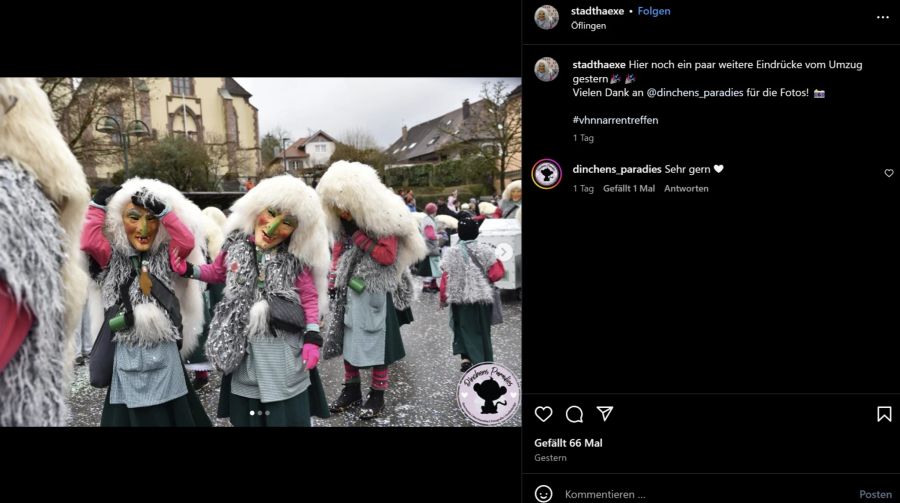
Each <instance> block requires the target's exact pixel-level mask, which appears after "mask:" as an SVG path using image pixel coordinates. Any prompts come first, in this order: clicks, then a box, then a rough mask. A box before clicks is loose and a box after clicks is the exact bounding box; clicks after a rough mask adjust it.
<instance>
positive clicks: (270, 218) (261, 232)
mask: <svg viewBox="0 0 900 503" xmlns="http://www.w3.org/2000/svg"><path fill="white" fill-rule="evenodd" d="M296 228H297V217H295V216H293V215H290V214H287V213H284V212H282V211H279V210H277V209H275V208H267V209H266V210H263V211H262V212H260V213H259V215H257V216H256V232H255V233H254V239H255V240H256V246H258V247H260V248H262V249H264V250H268V249H270V248H274V247H276V246H278V245H279V244H281V243H282V242H283V241H284V240H286V239H288V238H289V237H290V236H291V233H293V232H294V229H296Z"/></svg>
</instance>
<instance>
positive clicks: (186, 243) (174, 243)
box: [160, 211, 194, 259]
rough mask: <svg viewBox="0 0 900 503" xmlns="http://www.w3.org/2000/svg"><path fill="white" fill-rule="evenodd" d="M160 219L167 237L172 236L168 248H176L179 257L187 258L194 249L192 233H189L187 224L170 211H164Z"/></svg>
mask: <svg viewBox="0 0 900 503" xmlns="http://www.w3.org/2000/svg"><path fill="white" fill-rule="evenodd" d="M160 221H161V222H162V224H163V225H164V226H165V227H166V231H167V232H168V233H169V237H171V238H172V240H171V241H169V249H170V250H178V256H179V257H181V258H183V259H185V258H187V256H188V255H189V254H190V253H191V251H192V250H193V249H194V235H193V234H192V233H191V231H190V229H188V228H187V226H186V225H184V224H183V223H182V222H181V220H179V219H178V215H176V214H175V212H172V211H170V212H169V213H166V214H165V215H164V216H163V217H162V219H160Z"/></svg>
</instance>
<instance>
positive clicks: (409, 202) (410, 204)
mask: <svg viewBox="0 0 900 503" xmlns="http://www.w3.org/2000/svg"><path fill="white" fill-rule="evenodd" d="M403 202H404V203H406V207H407V208H409V211H410V212H411V213H415V212H416V198H415V197H414V196H413V191H412V190H410V191H409V192H407V193H406V196H404V197H403Z"/></svg>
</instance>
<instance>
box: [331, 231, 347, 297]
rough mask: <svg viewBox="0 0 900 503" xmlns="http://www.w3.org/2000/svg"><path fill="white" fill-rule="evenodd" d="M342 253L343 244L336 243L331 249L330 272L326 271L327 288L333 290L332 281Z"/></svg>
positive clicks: (341, 242) (340, 242)
mask: <svg viewBox="0 0 900 503" xmlns="http://www.w3.org/2000/svg"><path fill="white" fill-rule="evenodd" d="M343 252H344V242H343V241H337V242H335V243H334V247H333V248H332V249H331V270H330V271H328V288H334V280H335V277H336V276H337V272H336V271H337V266H338V262H339V261H340V260H341V254H342V253H343Z"/></svg>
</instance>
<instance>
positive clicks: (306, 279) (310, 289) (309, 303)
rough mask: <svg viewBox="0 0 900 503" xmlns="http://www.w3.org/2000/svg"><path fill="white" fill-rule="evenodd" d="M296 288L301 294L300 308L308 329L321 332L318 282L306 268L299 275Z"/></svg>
mask: <svg viewBox="0 0 900 503" xmlns="http://www.w3.org/2000/svg"><path fill="white" fill-rule="evenodd" d="M294 287H295V288H296V289H297V292H298V293H299V294H300V307H302V308H303V314H304V315H306V329H307V330H315V331H317V332H318V331H319V291H318V290H316V281H315V279H314V278H313V275H312V271H311V270H310V269H309V268H308V267H304V268H303V270H302V271H300V274H298V275H297V281H295V282H294Z"/></svg>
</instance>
